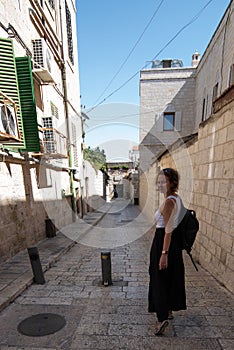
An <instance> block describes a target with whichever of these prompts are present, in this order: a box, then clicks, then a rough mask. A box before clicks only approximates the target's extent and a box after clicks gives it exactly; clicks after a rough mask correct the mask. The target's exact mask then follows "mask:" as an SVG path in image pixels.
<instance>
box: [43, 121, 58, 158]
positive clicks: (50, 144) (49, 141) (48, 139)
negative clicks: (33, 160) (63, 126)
mask: <svg viewBox="0 0 234 350" xmlns="http://www.w3.org/2000/svg"><path fill="white" fill-rule="evenodd" d="M43 127H44V130H43V135H44V140H43V141H44V147H45V150H46V152H49V153H55V140H54V131H53V121H52V118H51V117H47V118H43Z"/></svg>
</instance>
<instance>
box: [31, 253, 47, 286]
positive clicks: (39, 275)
mask: <svg viewBox="0 0 234 350" xmlns="http://www.w3.org/2000/svg"><path fill="white" fill-rule="evenodd" d="M28 254H29V258H30V262H31V266H32V270H33V276H34V279H33V280H34V282H35V283H38V284H44V283H45V278H44V274H43V271H42V266H41V262H40V257H39V252H38V249H37V247H32V248H28Z"/></svg>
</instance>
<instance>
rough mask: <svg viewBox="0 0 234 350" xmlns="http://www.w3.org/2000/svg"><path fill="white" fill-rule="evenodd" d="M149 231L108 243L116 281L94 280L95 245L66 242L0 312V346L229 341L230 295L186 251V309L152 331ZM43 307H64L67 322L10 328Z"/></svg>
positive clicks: (142, 346)
mask: <svg viewBox="0 0 234 350" xmlns="http://www.w3.org/2000/svg"><path fill="white" fill-rule="evenodd" d="M118 205H119V206H120V204H119V203H118ZM134 209H135V208H134ZM130 210H131V209H129V208H128V214H127V215H128V217H130V213H131V212H130ZM112 212H115V210H114V209H113V210H112ZM134 215H135V214H134V213H133V216H134ZM108 220H109V219H108ZM113 220H116V219H113ZM113 222H116V221H113ZM122 228H123V226H121V230H122ZM93 230H96V227H93ZM153 234H154V230H149V231H148V232H147V233H145V234H144V235H143V236H142V237H139V238H138V239H137V240H135V241H134V242H131V243H129V244H126V245H124V246H118V247H115V248H113V249H111V257H112V278H113V280H115V281H124V282H126V283H125V284H122V285H121V284H119V285H118V284H116V285H115V284H114V285H113V286H109V287H104V286H102V285H101V284H100V281H101V260H100V253H101V249H100V248H94V247H89V246H86V245H82V244H79V243H77V244H74V245H73V246H72V247H70V249H69V250H67V251H66V254H61V255H60V258H59V259H57V260H56V261H54V263H53V264H51V265H50V268H49V269H47V270H46V271H45V279H46V283H45V284H44V285H36V284H32V285H30V286H29V287H28V288H27V289H26V290H25V291H24V292H22V293H21V294H20V295H19V296H18V297H17V298H16V299H15V300H14V302H12V303H11V304H10V305H9V306H8V307H6V308H5V309H4V310H3V311H2V312H1V313H0V329H1V332H0V350H6V349H8V350H9V349H11V350H23V349H24V350H29V349H30V350H34V349H35V350H36V349H37V350H55V349H56V350H58V349H61V350H85V349H86V350H87V349H88V350H91V349H92V350H93V349H96V350H99V349H105V350H106V349H114V350H118V349H119V350H120V349H121V350H123V349H126V350H133V349H139V350H151V349H160V350H162V349H165V350H168V349H170V350H174V349H178V350H181V349H185V350H191V348H192V349H194V350H207V349H208V350H209V349H212V350H231V349H233V348H234V328H233V325H234V297H233V295H232V294H231V293H230V292H228V291H227V290H226V289H225V288H224V287H222V286H221V285H220V284H218V283H217V281H216V280H215V278H214V277H212V276H211V275H210V274H209V273H207V271H205V270H204V269H203V268H202V267H201V266H198V268H199V271H198V272H196V271H195V270H194V267H193V265H192V264H191V262H190V259H189V258H188V257H187V256H186V255H185V266H186V290H187V305H188V309H187V310H186V311H180V312H176V313H175V318H174V320H172V321H170V325H169V327H168V329H167V331H166V332H165V334H164V335H163V336H162V337H155V336H154V325H155V315H153V314H149V313H148V311H147V292H148V282H149V276H148V264H149V249H150V245H151V242H152V238H153ZM61 241H62V240H61ZM51 242H52V241H51ZM55 250H56V251H57V250H58V247H55ZM46 255H47V254H46ZM42 256H43V254H42ZM47 264H48V261H47ZM43 312H54V313H57V314H60V315H63V316H64V317H65V319H66V322H67V324H66V326H65V327H64V328H62V329H61V330H60V331H59V332H57V333H56V334H52V335H49V336H45V337H40V338H37V337H36V338H32V337H27V336H23V335H21V334H19V333H18V332H17V325H18V324H19V322H20V321H22V320H23V319H25V318H26V317H28V316H31V315H32V314H37V313H43Z"/></svg>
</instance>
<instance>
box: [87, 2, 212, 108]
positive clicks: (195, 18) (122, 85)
mask: <svg viewBox="0 0 234 350" xmlns="http://www.w3.org/2000/svg"><path fill="white" fill-rule="evenodd" d="M213 1H214V0H209V1H208V2H207V3H206V5H205V6H203V7H202V8H201V10H200V11H199V12H198V13H197V14H196V15H195V16H194V17H193V18H192V19H191V20H190V21H189V22H188V23H187V24H185V25H184V26H183V27H182V28H181V29H180V30H179V31H178V32H177V33H176V34H175V35H174V36H173V37H172V39H170V40H169V41H168V42H167V43H166V45H165V46H163V48H162V49H161V50H160V51H159V52H158V53H157V54H156V55H155V56H154V58H153V59H152V60H151V61H154V60H155V59H156V58H157V57H158V56H159V55H160V54H161V53H162V52H163V51H164V50H165V49H166V48H167V47H168V46H169V45H170V44H171V43H172V42H173V41H174V40H175V39H176V38H177V37H178V36H179V35H180V33H181V32H183V31H184V30H185V29H186V28H187V27H189V26H190V25H191V24H192V23H194V22H195V21H196V20H197V19H198V18H199V17H200V15H201V14H202V12H203V11H204V10H205V9H206V8H207V7H208V6H209V4H210V3H211V2H213ZM151 61H150V62H151ZM148 64H149V63H147V64H146V65H145V66H144V67H142V68H141V69H140V70H138V71H137V72H136V73H135V74H133V75H132V76H131V77H130V78H129V79H127V80H126V81H125V82H124V83H123V84H121V85H120V86H119V87H118V88H117V89H115V90H114V91H112V92H111V93H110V94H109V95H107V96H106V97H105V98H104V99H103V100H102V101H101V102H99V103H98V104H96V105H94V106H93V107H92V108H91V109H89V110H88V112H87V113H89V112H91V111H93V110H94V109H95V108H97V107H98V106H100V105H101V104H103V103H104V102H105V101H106V100H107V99H109V98H110V97H111V96H113V95H114V94H115V93H116V92H118V91H119V90H121V89H122V88H123V87H124V86H125V85H127V84H128V83H129V82H130V81H131V80H132V79H133V78H135V77H136V76H137V75H138V74H139V73H140V71H141V70H142V69H144V68H146V67H147V65H148Z"/></svg>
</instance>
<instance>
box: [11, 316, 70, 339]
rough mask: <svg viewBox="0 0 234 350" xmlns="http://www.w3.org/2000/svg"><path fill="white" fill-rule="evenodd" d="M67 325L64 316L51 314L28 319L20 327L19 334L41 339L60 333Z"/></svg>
mask: <svg viewBox="0 0 234 350" xmlns="http://www.w3.org/2000/svg"><path fill="white" fill-rule="evenodd" d="M65 324H66V320H65V318H64V317H63V316H60V315H57V314H51V313H44V314H37V315H33V316H31V317H28V318H26V319H25V320H23V321H22V322H20V324H19V325H18V327H17V329H18V332H19V333H21V334H23V335H28V336H31V337H41V336H44V335H49V334H53V333H55V332H58V331H59V330H60V329H61V328H63V327H64V326H65Z"/></svg>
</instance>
